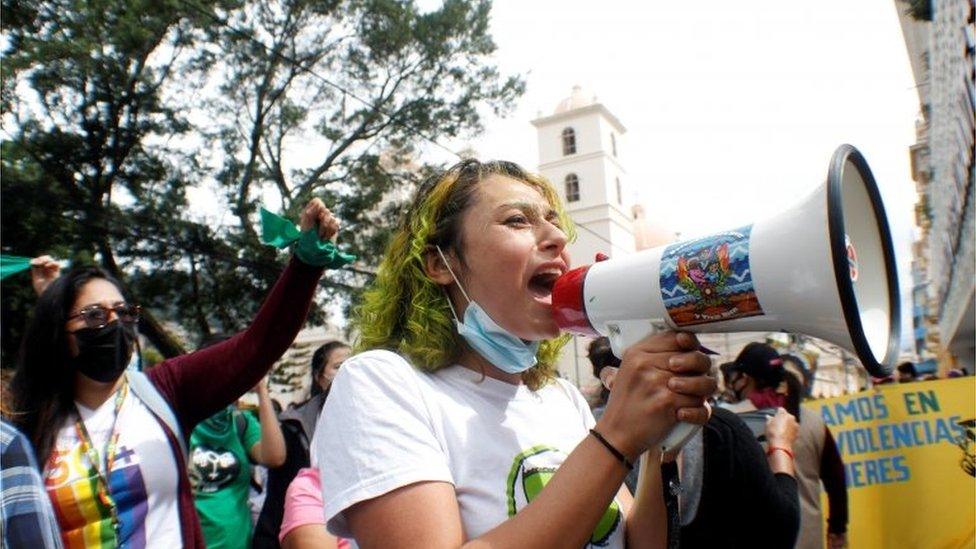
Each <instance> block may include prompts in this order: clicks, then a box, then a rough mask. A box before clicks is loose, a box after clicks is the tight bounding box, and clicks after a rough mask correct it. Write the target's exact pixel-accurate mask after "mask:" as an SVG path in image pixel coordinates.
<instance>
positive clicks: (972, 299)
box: [895, 0, 976, 372]
mask: <svg viewBox="0 0 976 549" xmlns="http://www.w3.org/2000/svg"><path fill="white" fill-rule="evenodd" d="M906 5H907V4H906V3H905V2H903V1H902V0H895V8H896V9H897V10H898V13H899V17H900V19H901V24H902V30H903V33H904V36H905V44H906V47H907V49H908V53H909V59H910V60H911V62H912V71H913V73H914V76H915V80H916V84H917V89H918V93H919V102H920V105H921V113H922V118H921V120H920V121H919V124H918V125H919V131H918V142H917V143H916V144H915V145H913V146H912V147H911V155H912V172H913V173H912V175H913V179H914V180H915V181H916V184H917V186H918V191H919V206H918V208H917V222H918V225H919V228H920V229H921V233H922V236H921V242H920V245H919V246H918V247H917V253H918V254H919V257H917V258H916V262H915V267H916V269H917V270H918V273H917V284H918V285H919V286H920V288H919V289H920V290H924V293H923V292H922V291H919V292H918V294H919V299H918V300H917V301H916V304H915V305H916V307H917V308H918V311H917V313H918V314H917V315H916V316H917V317H918V318H919V320H920V322H919V323H918V325H917V327H918V328H923V329H925V330H926V331H927V332H928V331H931V332H934V333H918V334H916V340H919V341H921V342H922V343H923V346H924V344H925V343H926V342H927V341H928V340H934V341H939V343H940V345H939V346H940V347H941V352H940V353H939V354H940V357H939V362H940V365H939V367H940V369H941V370H944V369H946V368H949V367H953V366H963V367H966V368H967V369H968V370H969V371H970V372H972V371H973V366H974V356H976V313H974V303H976V269H974V265H976V255H974V242H976V238H974V232H976V226H974V211H976V208H974V190H976V189H974V187H976V185H974V170H976V162H974V151H973V146H974V134H973V131H974V111H976V78H974V46H976V29H974V14H976V8H974V5H973V1H972V0H935V1H933V2H931V4H929V10H928V12H927V13H924V14H922V15H921V16H917V17H913V16H911V15H909V14H908V13H907V10H906ZM926 294H927V295H926ZM926 298H927V299H926ZM920 358H922V357H920Z"/></svg>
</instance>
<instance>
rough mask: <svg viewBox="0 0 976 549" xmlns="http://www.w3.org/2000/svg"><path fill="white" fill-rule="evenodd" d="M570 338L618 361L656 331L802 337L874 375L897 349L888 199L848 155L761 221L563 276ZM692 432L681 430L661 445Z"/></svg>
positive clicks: (562, 318)
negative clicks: (851, 357)
mask: <svg viewBox="0 0 976 549" xmlns="http://www.w3.org/2000/svg"><path fill="white" fill-rule="evenodd" d="M552 309H553V314H554V316H555V319H556V322H557V323H558V324H559V326H560V328H561V329H562V330H563V331H566V332H570V333H574V334H577V335H584V336H589V337H599V336H601V335H603V336H607V337H608V338H609V339H610V345H611V347H612V348H613V352H614V354H616V355H617V356H618V357H620V356H622V354H623V351H624V349H626V348H627V347H629V346H630V345H632V344H634V343H636V342H637V341H639V340H640V339H643V338H644V337H646V336H647V335H649V334H651V333H653V332H655V331H659V330H682V331H689V332H772V331H783V332H794V333H802V334H807V335H810V336H814V337H817V338H820V339H824V340H826V341H829V342H832V343H834V344H836V345H839V346H840V347H843V348H844V349H847V350H849V351H851V352H853V353H854V354H856V355H857V357H858V358H859V359H860V360H861V363H862V364H864V367H865V368H866V369H867V370H868V372H870V373H871V374H872V375H874V376H877V377H883V376H886V375H888V374H889V373H890V372H891V369H892V367H893V365H894V362H895V360H896V358H897V355H898V349H899V341H898V338H899V331H900V312H899V309H900V307H899V292H898V276H897V272H896V270H895V254H894V251H893V248H892V244H891V234H890V232H889V230H888V220H887V218H886V216H885V212H884V206H883V204H882V202H881V194H880V193H879V192H878V187H877V184H876V183H875V181H874V177H873V176H872V175H871V170H870V169H869V168H868V165H867V162H865V160H864V157H863V156H861V153H860V152H858V151H857V149H855V148H854V147H852V146H851V145H842V146H841V147H839V148H838V149H837V151H836V152H835V153H834V156H833V158H832V159H831V162H830V169H829V171H828V172H827V182H826V183H825V184H824V185H821V186H820V187H819V188H818V189H817V190H816V191H814V192H813V193H812V194H811V195H810V196H808V197H807V198H806V199H805V200H803V201H801V202H800V203H799V204H797V205H796V206H794V207H792V208H790V209H787V210H785V211H783V212H782V213H780V214H778V215H775V216H773V217H771V218H770V219H767V220H765V221H759V222H756V223H755V224H753V225H749V226H746V227H742V228H739V229H735V230H730V231H725V232H720V233H716V234H712V235H709V236H706V237H702V238H696V239H692V240H686V241H683V242H678V243H675V244H670V245H668V246H661V247H658V248H652V249H649V250H643V251H641V252H638V253H635V254H632V255H629V256H623V257H614V258H613V259H610V260H607V261H601V262H598V263H594V264H593V265H587V266H585V267H580V268H577V269H573V270H571V271H569V272H567V273H566V274H564V275H563V276H561V277H560V278H559V279H558V280H557V281H556V284H555V286H554V287H553V292H552ZM694 433H695V426H693V425H689V424H685V423H679V424H678V425H676V426H675V428H674V429H673V430H672V431H671V433H670V434H669V435H668V436H667V437H666V438H665V440H664V442H663V443H662V449H663V450H665V451H666V450H670V449H673V448H678V447H680V446H681V445H682V444H684V442H685V441H687V440H688V438H690V436H691V435H693V434H694Z"/></svg>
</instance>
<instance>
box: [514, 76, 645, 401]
mask: <svg viewBox="0 0 976 549" xmlns="http://www.w3.org/2000/svg"><path fill="white" fill-rule="evenodd" d="M532 125H533V126H535V128H536V131H537V133H538V138H539V172H540V173H541V174H542V175H544V176H545V177H546V178H547V179H549V181H550V182H552V184H553V185H554V186H555V187H556V190H557V192H558V193H559V198H560V199H561V200H562V202H563V204H564V205H565V206H566V210H567V212H568V213H569V216H570V217H571V218H572V219H573V222H574V223H575V224H576V228H577V239H576V241H575V242H573V243H571V244H570V245H569V254H570V257H571V258H572V266H573V267H576V266H581V265H586V264H587V263H592V262H593V260H594V257H595V256H596V254H597V253H604V254H606V255H608V256H611V257H612V256H615V255H626V254H630V253H633V252H634V224H633V213H632V211H633V206H634V197H635V194H636V193H635V192H634V190H633V188H632V187H631V186H630V182H629V181H628V180H627V173H626V171H625V170H624V168H623V165H622V164H621V161H620V151H621V146H622V139H623V135H624V134H625V133H626V131H627V130H626V128H624V126H623V124H621V123H620V121H619V120H618V119H617V117H616V116H614V115H613V113H611V112H610V111H609V109H607V108H606V107H605V106H604V105H602V104H600V103H598V102H597V101H596V98H595V97H593V96H589V95H587V94H585V93H584V92H583V90H582V89H581V88H580V87H579V86H576V87H574V88H573V91H572V94H571V95H570V96H569V97H567V98H566V99H564V100H563V101H561V102H560V103H559V105H558V106H557V107H556V109H555V111H554V112H553V113H552V114H551V115H548V116H542V117H540V118H537V119H535V120H533V121H532ZM588 344H589V339H586V338H574V341H573V343H572V344H570V345H568V346H567V347H566V348H565V349H564V351H563V354H562V357H561V359H560V364H559V371H560V372H561V373H562V375H563V376H564V377H565V378H566V379H568V380H570V381H572V382H573V383H575V384H576V385H582V384H586V383H588V382H592V381H593V377H592V374H591V366H590V362H589V360H588V359H587V357H586V347H587V345H588Z"/></svg>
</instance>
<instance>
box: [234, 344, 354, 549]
mask: <svg viewBox="0 0 976 549" xmlns="http://www.w3.org/2000/svg"><path fill="white" fill-rule="evenodd" d="M347 358H349V346H348V345H346V344H345V343H343V342H341V341H329V342H327V343H325V344H323V345H322V346H320V347H319V348H318V349H316V350H315V354H313V355H312V364H311V375H312V379H311V396H310V397H309V399H308V400H306V401H305V402H303V403H302V404H299V405H298V406H296V407H295V408H292V409H290V410H286V411H285V412H283V413H282V414H281V416H280V417H279V420H280V421H281V431H282V434H283V436H284V441H285V446H286V448H287V451H286V454H287V455H286V458H285V462H284V464H282V465H281V466H280V467H277V468H273V469H270V470H269V471H268V482H267V485H266V488H265V493H266V496H265V499H264V505H263V506H262V507H261V514H260V516H259V517H258V521H257V525H256V526H255V530H254V540H253V547H254V548H255V549H264V548H275V549H276V548H277V547H279V546H280V545H279V544H280V542H279V538H280V535H279V533H280V530H281V523H282V520H283V517H284V512H285V495H286V493H287V490H288V486H289V485H290V484H291V482H292V480H293V479H294V478H295V476H296V475H297V474H298V472H299V470H301V469H303V468H305V467H308V466H309V465H310V463H311V462H310V460H309V451H308V449H309V443H310V441H311V440H312V434H313V433H315V425H316V424H317V423H318V420H319V416H320V415H321V412H322V405H324V404H325V399H326V397H328V396H329V389H330V388H331V387H332V380H333V379H335V376H336V374H337V373H338V372H339V365H340V364H342V362H343V361H344V360H346V359H347ZM315 478H316V479H318V476H317V475H316V476H315ZM319 514H320V515H321V513H319Z"/></svg>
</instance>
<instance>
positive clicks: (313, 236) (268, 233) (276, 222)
mask: <svg viewBox="0 0 976 549" xmlns="http://www.w3.org/2000/svg"><path fill="white" fill-rule="evenodd" d="M261 242H263V243H264V244H267V245H269V246H274V247H275V248H284V247H286V246H290V245H292V244H294V247H293V249H292V251H293V252H294V253H295V257H297V258H298V259H300V260H301V261H302V263H306V264H308V265H312V266H314V267H325V268H327V269H338V268H340V267H343V266H345V265H348V264H349V263H352V262H353V261H355V260H356V256H354V255H352V254H347V253H343V252H340V251H339V248H336V245H335V244H333V243H332V242H330V241H328V240H326V241H322V240H320V239H319V235H318V233H317V232H316V231H315V229H309V230H307V231H304V232H302V231H299V230H298V228H297V227H295V225H294V224H293V223H292V222H291V221H288V220H287V219H285V218H284V217H281V216H280V215H276V214H273V213H271V212H269V211H268V210H265V209H264V208H261Z"/></svg>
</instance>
